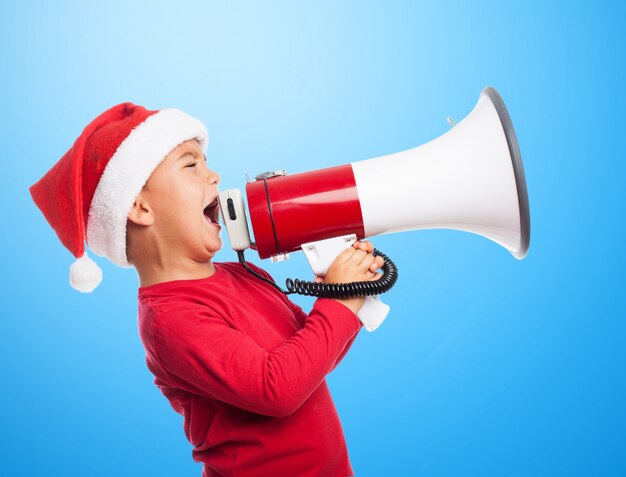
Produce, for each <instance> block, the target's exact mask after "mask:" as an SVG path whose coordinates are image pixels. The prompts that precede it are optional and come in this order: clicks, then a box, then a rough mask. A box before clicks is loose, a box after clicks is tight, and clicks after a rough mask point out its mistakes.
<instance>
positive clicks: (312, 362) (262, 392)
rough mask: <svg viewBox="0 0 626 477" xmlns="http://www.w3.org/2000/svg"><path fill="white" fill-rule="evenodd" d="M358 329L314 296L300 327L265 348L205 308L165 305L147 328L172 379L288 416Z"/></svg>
mask: <svg viewBox="0 0 626 477" xmlns="http://www.w3.org/2000/svg"><path fill="white" fill-rule="evenodd" d="M360 328H361V323H360V322H359V320H358V318H357V317H356V315H355V314H354V313H352V311H350V310H349V309H348V308H347V307H345V306H344V305H342V304H341V303H339V302H337V301H335V300H329V299H318V300H317V301H316V302H315V304H314V306H313V309H312V310H311V313H310V314H309V315H308V317H307V319H306V321H305V323H304V326H303V327H302V328H301V329H300V330H298V331H297V332H296V333H295V334H294V335H293V336H292V337H290V338H289V339H287V340H286V341H284V342H283V343H282V344H281V345H280V346H278V347H277V348H275V349H274V350H272V351H271V352H269V351H267V350H265V349H263V348H262V347H261V346H259V345H258V344H257V343H256V342H254V341H253V340H252V339H251V338H250V337H248V336H247V335H246V334H245V333H243V332H241V331H239V330H237V329H235V328H233V327H231V326H230V325H229V324H228V323H226V322H225V321H224V320H223V319H222V318H221V317H219V316H214V315H213V314H212V312H211V311H210V310H207V309H204V308H199V309H179V310H176V311H170V312H168V313H167V315H164V316H162V317H160V319H159V320H157V321H155V324H154V330H153V332H154V340H155V352H156V357H157V359H158V360H159V362H160V365H161V367H162V368H163V370H164V371H165V372H166V373H167V374H168V376H169V378H170V380H171V382H172V385H173V386H176V387H179V388H181V389H185V390H187V391H189V392H192V393H195V394H200V395H203V396H207V397H209V398H212V399H217V400H220V401H223V402H226V403H229V404H232V405H234V406H237V407H239V408H242V409H246V410H249V411H252V412H255V413H258V414H264V415H269V416H287V415H289V414H291V413H293V412H294V411H295V410H296V409H298V408H299V407H300V405H301V404H302V403H303V402H304V401H305V400H306V399H307V398H308V397H309V396H310V395H311V394H312V393H313V391H315V389H317V387H318V386H319V385H320V384H321V383H322V381H323V380H324V378H325V377H326V375H327V374H328V373H329V372H330V371H331V370H332V369H333V368H334V366H335V365H336V363H337V362H338V359H340V357H342V356H343V355H344V354H345V352H346V351H347V350H346V346H347V345H348V343H351V342H352V341H353V339H354V337H355V336H356V334H357V333H358V331H359V330H360Z"/></svg>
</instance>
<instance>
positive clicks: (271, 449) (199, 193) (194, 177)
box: [31, 103, 383, 477]
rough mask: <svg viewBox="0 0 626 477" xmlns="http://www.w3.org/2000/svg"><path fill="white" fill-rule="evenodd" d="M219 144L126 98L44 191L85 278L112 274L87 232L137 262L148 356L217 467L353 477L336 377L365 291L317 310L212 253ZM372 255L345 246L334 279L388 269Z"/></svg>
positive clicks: (179, 118) (88, 284)
mask: <svg viewBox="0 0 626 477" xmlns="http://www.w3.org/2000/svg"><path fill="white" fill-rule="evenodd" d="M207 140H208V134H207V132H206V129H205V127H204V125H202V123H201V122H200V121H198V120H197V119H195V118H193V117H191V116H189V115H187V114H185V113H183V112H182V111H178V110H172V109H163V110H159V111H148V110H146V109H145V108H143V107H141V106H136V105H133V104H131V103H124V104H120V105H118V106H115V107H113V108H111V109H109V110H108V111H105V112H104V113H103V114H101V115H100V116H98V118H96V119H95V120H94V121H92V122H91V123H90V124H89V125H88V126H87V127H86V128H85V130H84V131H83V133H82V134H81V136H80V137H79V138H78V139H77V140H76V142H75V143H74V145H73V146H72V148H71V149H70V150H69V151H68V152H67V153H66V154H65V155H64V156H63V157H62V158H61V160H60V161H59V162H58V163H57V164H56V165H55V166H54V167H53V168H52V169H51V170H50V171H49V172H48V173H47V174H46V175H45V176H44V177H43V178H42V179H41V180H40V181H39V182H37V183H36V184H35V185H33V186H32V187H31V194H32V196H33V199H34V201H35V202H36V204H37V205H38V206H39V208H40V209H41V210H42V212H43V213H44V215H45V217H46V218H47V219H48V221H49V222H50V224H51V225H52V227H53V228H54V229H55V231H56V232H57V235H58V236H59V238H60V239H61V241H62V242H63V244H64V245H65V246H66V247H67V248H68V249H69V250H70V252H72V253H73V254H74V256H75V257H77V258H78V260H77V262H76V263H75V264H74V265H72V267H71V271H70V282H71V284H72V286H74V287H75V288H77V289H79V290H80V291H91V290H93V288H95V286H97V285H98V283H99V282H100V280H101V272H100V271H99V269H98V268H97V266H96V265H95V264H94V262H93V261H91V260H90V259H89V258H87V256H86V254H85V246H84V242H85V241H87V243H88V245H89V247H90V248H91V249H92V250H93V251H94V252H95V253H97V254H99V255H103V256H106V257H107V258H109V259H110V260H111V261H113V262H114V263H116V264H117V265H119V266H122V267H130V266H134V267H135V268H136V270H137V273H138V275H139V281H140V287H139V291H138V301H139V332H140V336H141V340H142V343H143V345H144V347H145V350H146V361H147V364H148V367H149V369H150V371H151V372H152V373H153V374H154V376H155V384H156V385H157V386H158V387H159V388H160V390H161V392H162V393H163V394H164V395H165V396H166V397H167V398H168V399H169V401H170V404H171V405H172V407H173V408H174V410H175V411H177V412H179V413H180V414H182V415H183V417H184V430H185V434H186V436H187V438H188V439H189V441H190V442H191V443H192V445H194V450H193V457H194V459H195V460H196V461H199V462H203V463H204V468H203V476H206V477H208V476H231V475H237V476H266V475H268V476H269V475H294V476H333V477H338V476H347V475H353V474H352V469H351V466H350V462H349V458H348V454H347V450H346V446H345V440H344V437H343V432H342V429H341V425H340V423H339V419H338V416H337V413H336V411H335V408H334V405H333V402H332V399H331V397H330V394H329V391H328V388H327V386H326V382H325V379H324V378H325V376H326V374H328V373H329V372H330V371H331V370H332V369H333V368H334V367H335V366H336V365H337V364H338V363H339V361H341V359H342V357H343V356H344V354H345V353H346V352H347V351H348V349H349V348H350V345H351V344H352V342H353V340H354V339H355V338H356V335H357V334H358V332H359V330H360V327H361V323H360V322H359V320H358V318H357V316H356V312H358V310H359V309H360V307H361V306H362V304H363V301H364V299H363V298H353V299H348V300H334V299H318V300H317V301H316V302H315V304H314V306H313V309H312V310H311V312H310V313H309V314H308V315H306V314H305V313H304V312H303V311H302V310H301V309H300V308H299V307H298V306H297V305H295V304H293V303H292V302H291V301H290V300H288V299H287V297H286V296H285V295H283V294H281V293H280V292H278V291H277V290H275V289H274V288H273V287H271V286H270V285H269V284H267V283H265V282H263V281H261V280H259V279H258V278H256V277H254V276H252V275H251V274H250V273H249V272H247V271H246V270H245V269H244V268H243V267H242V266H241V265H240V264H238V263H214V262H213V261H212V259H213V257H214V256H215V254H216V253H217V251H218V250H219V249H220V248H221V246H222V241H221V238H220V226H219V224H218V223H217V202H216V197H217V185H218V183H219V176H218V174H217V173H215V172H213V171H212V170H210V169H208V168H207V166H206V157H205V155H204V150H205V148H206V143H207ZM372 250H373V247H372V245H371V244H370V243H369V242H360V243H357V244H355V246H354V247H353V248H349V249H347V250H345V251H344V252H343V253H341V254H340V255H339V257H337V259H336V260H335V262H333V264H332V265H331V267H330V268H329V270H328V274H327V275H326V277H325V278H324V281H326V282H335V283H337V282H352V281H364V280H376V279H378V278H380V274H378V273H376V271H377V270H378V269H379V268H380V267H381V266H382V265H383V263H382V259H381V258H380V257H378V258H376V257H374V256H373V255H372V254H371V252H372ZM256 270H257V271H258V272H259V273H261V274H263V275H265V276H266V277H268V278H269V275H267V273H265V272H264V271H262V270H261V269H259V268H256Z"/></svg>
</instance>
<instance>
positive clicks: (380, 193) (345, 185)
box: [220, 87, 530, 331]
mask: <svg viewBox="0 0 626 477" xmlns="http://www.w3.org/2000/svg"><path fill="white" fill-rule="evenodd" d="M246 195H247V199H248V206H249V211H250V222H251V224H252V229H253V231H254V239H255V240H254V242H252V241H251V238H250V234H249V229H248V223H247V220H246V215H245V207H244V203H243V198H242V197H241V193H240V192H239V190H237V189H231V190H228V191H224V192H221V193H220V205H221V211H222V217H223V220H224V223H225V224H226V228H227V230H228V235H229V240H230V242H231V245H232V247H233V249H235V250H237V251H243V250H245V249H247V248H249V247H252V248H253V249H256V251H257V252H258V254H259V257H260V258H262V259H264V258H272V259H273V260H275V261H277V260H281V259H284V258H286V257H287V254H288V253H290V252H294V251H296V250H303V251H304V253H305V255H306V256H307V259H308V261H309V263H310V264H311V267H312V268H313V271H314V273H315V274H316V275H324V274H325V272H326V270H327V268H328V266H329V265H330V263H331V262H332V261H333V260H334V258H335V257H336V256H337V255H338V254H339V253H340V252H341V250H343V248H345V247H346V246H350V245H351V244H352V243H353V242H354V241H355V240H359V239H363V238H366V237H373V236H376V235H382V234H390V233H395V232H402V231H409V230H418V229H438V228H444V229H455V230H462V231H465V232H471V233H474V234H478V235H482V236H483V237H486V238H488V239H490V240H492V241H494V242H496V243H498V244H500V245H501V246H503V247H504V248H506V249H507V250H508V251H509V252H511V254H512V255H513V256H514V257H516V258H518V259H522V258H524V257H525V256H526V253H527V251H528V246H529V243H530V212H529V207H528V194H527V191H526V179H525V176H524V167H523V165H522V158H521V154H520V151H519V147H518V144H517V139H516V137H515V132H514V130H513V125H512V123H511V119H510V117H509V114H508V111H507V109H506V106H505V105H504V102H503V101H502V98H501V97H500V95H499V94H498V92H497V91H496V90H495V89H493V88H491V87H488V88H485V89H484V90H483V91H482V93H481V95H480V97H479V99H478V103H477V104H476V106H475V107H474V109H473V110H472V112H471V113H470V114H469V115H468V116H467V117H466V118H465V119H463V120H462V121H461V122H459V123H458V124H455V125H454V126H453V127H452V128H451V129H450V131H448V132H447V133H445V134H443V135H442V136H440V137H438V138H437V139H435V140H433V141H430V142H428V143H426V144H424V145H422V146H419V147H415V148H413V149H409V150H406V151H403V152H398V153H395V154H390V155H386V156H381V157H377V158H374V159H368V160H364V161H359V162H353V163H351V164H345V165H341V166H336V167H330V168H326V169H319V170H315V171H310V172H303V173H298V174H291V175H287V174H286V173H285V172H284V171H275V172H268V173H264V174H260V175H259V176H257V177H256V180H255V181H252V182H249V183H248V184H247V185H246ZM241 257H242V254H240V259H241ZM368 301H369V303H368V302H366V305H367V306H364V310H363V311H362V312H360V313H359V318H361V320H362V321H363V322H364V324H365V325H366V328H367V329H368V330H370V331H371V330H373V329H375V328H376V327H377V326H378V325H380V323H381V322H382V320H383V319H384V317H385V316H386V313H387V311H388V307H387V308H385V307H386V305H384V304H382V303H381V302H380V300H377V299H371V300H368ZM362 315H363V316H362ZM381 317H382V319H381Z"/></svg>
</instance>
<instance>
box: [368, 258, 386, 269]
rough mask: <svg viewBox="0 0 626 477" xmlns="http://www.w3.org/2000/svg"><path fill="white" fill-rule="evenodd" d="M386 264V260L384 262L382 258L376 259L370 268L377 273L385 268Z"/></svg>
mask: <svg viewBox="0 0 626 477" xmlns="http://www.w3.org/2000/svg"><path fill="white" fill-rule="evenodd" d="M384 264H385V260H383V258H382V257H376V259H375V260H374V263H372V265H371V266H370V271H371V272H375V271H376V270H378V269H379V268H383V265H384Z"/></svg>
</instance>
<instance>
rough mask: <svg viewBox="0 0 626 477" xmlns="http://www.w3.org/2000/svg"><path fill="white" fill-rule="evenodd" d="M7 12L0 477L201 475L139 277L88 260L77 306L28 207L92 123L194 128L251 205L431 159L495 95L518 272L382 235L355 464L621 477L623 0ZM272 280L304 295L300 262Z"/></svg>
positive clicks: (400, 469)
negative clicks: (266, 192)
mask: <svg viewBox="0 0 626 477" xmlns="http://www.w3.org/2000/svg"><path fill="white" fill-rule="evenodd" d="M18 3H19V2H2V3H1V4H0V53H1V55H0V64H1V65H2V76H1V79H0V85H1V88H0V98H1V106H2V107H1V109H0V126H1V129H0V131H1V133H0V134H1V136H0V141H1V150H2V155H3V160H2V161H1V164H0V171H1V173H0V181H1V182H0V185H1V192H0V193H1V194H2V201H0V210H1V217H2V222H3V226H2V234H1V235H0V244H1V250H2V256H3V259H4V260H3V261H4V266H3V273H2V274H1V276H0V284H1V290H2V305H3V307H2V312H1V315H2V317H1V319H0V386H1V392H0V443H1V445H0V454H1V462H2V463H1V464H0V466H1V470H0V473H2V475H5V476H31V475H33V476H34V475H58V476H84V475H89V476H110V475H116V476H143V475H146V476H147V475H151V476H152V475H163V476H165V475H168V476H170V475H176V476H183V475H185V476H194V475H195V476H199V475H200V472H201V468H200V465H199V464H196V463H194V462H193V461H192V459H191V446H190V444H189V443H188V442H187V441H186V440H185V437H184V434H183V429H182V418H181V417H180V416H179V415H177V414H175V413H174V411H173V410H172V409H171V408H170V407H169V404H168V403H167V401H166V400H165V398H164V397H163V396H161V395H160V393H159V391H158V390H157V388H156V387H155V386H154V385H153V384H152V376H151V375H150V374H149V372H148V370H147V368H146V366H145V363H144V354H143V349H142V346H141V343H140V341H139V338H138V335H137V327H136V301H135V300H136V287H137V283H138V282H137V277H136V274H135V272H134V271H132V270H121V269H117V268H115V267H114V266H112V265H110V264H109V263H108V262H106V261H104V260H99V263H100V265H101V267H102V268H103V271H104V282H103V283H102V285H101V286H100V287H99V288H98V289H97V291H96V292H95V293H93V294H91V295H83V294H79V293H77V292H75V291H73V290H72V289H71V288H70V287H69V285H68V282H67V276H68V266H69V265H70V264H71V263H72V261H73V258H72V257H71V255H70V254H69V253H68V252H67V251H66V250H65V249H64V248H63V247H62V246H61V245H60V243H59V242H58V240H57V238H56V236H55V235H54V233H53V231H52V230H51V228H50V227H49V226H48V225H47V223H46V222H45V220H44V219H43V216H42V215H41V214H40V212H39V210H38V209H36V208H35V206H34V205H33V203H32V202H31V200H30V196H29V194H28V186H30V185H31V184H32V183H33V182H35V181H36V180H37V179H39V177H41V175H43V174H44V173H45V172H46V171H47V170H48V169H49V168H50V167H51V166H52V164H53V163H54V162H56V161H57V159H58V158H59V157H60V156H61V155H62V154H63V153H64V152H65V151H66V150H67V149H68V148H69V147H70V146H71V144H72V143H73V141H74V139H75V138H76V136H77V135H78V134H79V133H80V132H81V130H82V128H83V127H84V126H85V125H86V124H87V122H88V121H90V120H91V119H92V118H93V117H95V116H96V115H97V114H99V113H100V112H101V111H103V110H104V109H106V108H108V107H109V106H112V105H113V104H116V103H119V102H122V101H127V100H130V101H133V102H136V103H139V104H144V105H145V106H147V107H149V108H161V107H178V108H181V109H183V110H186V111H188V112H190V113H191V114H194V115H195V116H197V117H199V118H201V119H202V120H203V121H204V122H205V123H206V124H207V126H208V128H209V131H210V133H211V144H210V146H209V152H208V155H209V163H210V165H211V166H212V167H213V168H215V169H216V170H218V171H219V172H220V173H221V175H222V178H223V181H222V184H223V188H229V187H242V186H243V184H244V174H245V173H246V172H247V173H249V174H251V175H252V174H255V173H258V172H261V171H264V170H267V169H279V168H284V169H287V170H288V171H291V172H298V171H304V170H310V169H316V168H321V167H326V166H331V165H337V164H343V163H347V162H351V161H356V160H362V159H367V158H370V157H376V156H380V155H383V154H388V153H392V152H397V151H400V150H404V149H407V148H410V147H413V146H416V145H419V144H422V143H424V142H426V141H429V140H431V139H433V138H435V137H437V136H439V135H441V134H442V133H444V132H445V131H446V130H447V129H448V125H447V124H446V122H445V118H446V117H447V116H448V115H451V116H453V117H454V118H455V119H457V120H460V119H462V118H463V117H464V116H465V115H466V114H467V113H468V112H469V111H470V110H471V109H472V107H473V106H474V104H475V102H476V100H477V99H478V95H479V93H480V91H481V90H482V88H483V87H485V86H487V85H493V86H494V87H496V88H497V89H498V90H499V91H500V93H501V94H502V96H503V98H504V100H505V103H506V104H507V106H508V108H509V112H510V114H511V116H512V119H513V123H514V125H515V129H516V132H517V135H518V139H519V143H520V147H521V151H522V155H523V158H524V166H525V170H526V178H527V182H528V191H529V194H530V208H531V219H532V239H531V246H530V252H529V255H528V257H527V258H526V259H525V260H524V261H521V262H519V261H517V260H515V259H514V258H513V257H512V256H510V255H509V254H508V253H507V252H506V251H505V250H504V249H502V248H500V247H498V246H497V245H495V244H493V243H492V242H490V241H488V240H485V239H483V238H482V237H478V236H473V235H470V234H466V233H461V232H453V231H423V232H408V233H403V234H396V235H392V236H386V237H379V238H377V239H375V240H374V243H375V245H377V246H378V247H379V248H380V249H381V250H384V251H386V252H387V253H388V254H389V255H391V256H392V257H393V258H394V259H395V261H396V263H397V264H398V266H399V268H400V272H401V278H400V281H399V283H398V285H397V286H396V287H395V288H394V289H393V290H392V291H391V292H390V293H388V294H387V296H386V301H387V302H388V303H389V304H390V305H391V306H392V313H391V316H390V317H389V318H388V319H387V321H386V322H385V323H384V325H383V326H382V327H381V328H380V329H379V330H378V331H376V332H375V333H373V334H367V333H366V332H362V333H361V335H360V337H359V338H358V340H357V341H356V343H355V344H354V346H353V348H352V351H351V352H350V353H349V355H348V356H347V357H346V359H345V360H344V362H343V363H342V365H341V366H340V367H339V368H338V369H337V370H336V371H335V372H334V373H333V374H332V375H331V376H330V377H329V384H330V387H331V391H332V393H333V396H334V398H335V402H336V405H337V408H338V410H339V413H340V416H341V420H342V423H343V426H344V430H345V434H346V439H347V443H348V447H349V451H350V455H351V459H352V463H353V466H354V469H355V471H356V473H357V475H358V476H362V477H366V476H367V477H370V476H387V475H407V476H412V475H425V476H461V475H468V476H530V475H533V476H560V475H566V476H572V475H580V476H589V475H603V476H604V475H606V476H616V475H626V457H625V455H626V454H625V437H626V435H625V434H626V433H625V430H624V429H625V424H626V422H625V421H626V420H625V416H626V413H625V411H624V402H626V387H625V383H624V378H625V374H626V373H625V371H624V365H625V357H626V356H625V355H626V353H625V351H624V347H625V339H624V334H625V333H624V332H625V328H626V326H625V324H624V317H625V316H626V313H625V311H626V309H625V308H626V307H625V304H626V300H625V298H624V265H625V260H624V244H625V238H626V237H625V233H624V228H625V227H624V225H625V220H624V211H623V207H624V203H625V201H624V187H623V181H624V178H625V177H624V176H625V174H624V172H625V169H626V166H625V165H624V164H625V159H626V158H625V157H624V153H623V147H622V142H623V140H622V139H623V126H622V120H621V114H622V113H623V111H624V109H625V101H624V90H623V87H624V84H625V82H624V79H625V78H624V57H625V55H624V47H623V46H622V45H623V44H624V43H625V42H626V38H625V36H626V34H625V33H624V30H625V28H624V26H625V23H626V22H625V20H626V11H625V10H626V9H625V7H624V4H623V3H622V2H617V1H614V2H611V1H606V2H599V1H595V2H580V1H576V2H556V1H555V2H539V1H524V2H500V1H474V2H462V1H449V2H409V1H407V2H383V1H378V2H330V1H325V2H267V5H265V4H263V3H265V2H219V3H218V2H205V1H186V2H185V1H178V2H173V1H169V2H166V1H153V2H147V1H146V2H126V1H110V2H104V1H93V2H82V1H72V2H44V1H32V2H21V4H19V5H18ZM54 3H56V5H54ZM226 4H228V6H227V5H226ZM250 257H251V258H253V256H252V255H250ZM233 258H234V255H233V253H232V252H231V251H230V250H229V249H228V245H226V249H225V250H224V252H223V253H222V255H221V257H220V259H221V260H232V259H233ZM254 261H256V263H259V261H258V258H254ZM262 265H263V266H265V267H266V268H267V269H268V270H269V271H270V273H272V274H273V275H274V276H275V277H276V278H278V279H279V280H280V281H283V279H284V278H286V277H288V276H305V277H308V276H310V271H309V269H308V267H307V265H306V263H305V262H304V258H303V257H302V256H301V255H298V254H296V256H294V258H293V259H292V260H291V261H289V262H287V263H281V264H271V263H269V262H263V263H262ZM297 301H298V303H300V304H301V305H302V306H305V307H310V305H311V301H308V300H307V299H297Z"/></svg>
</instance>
